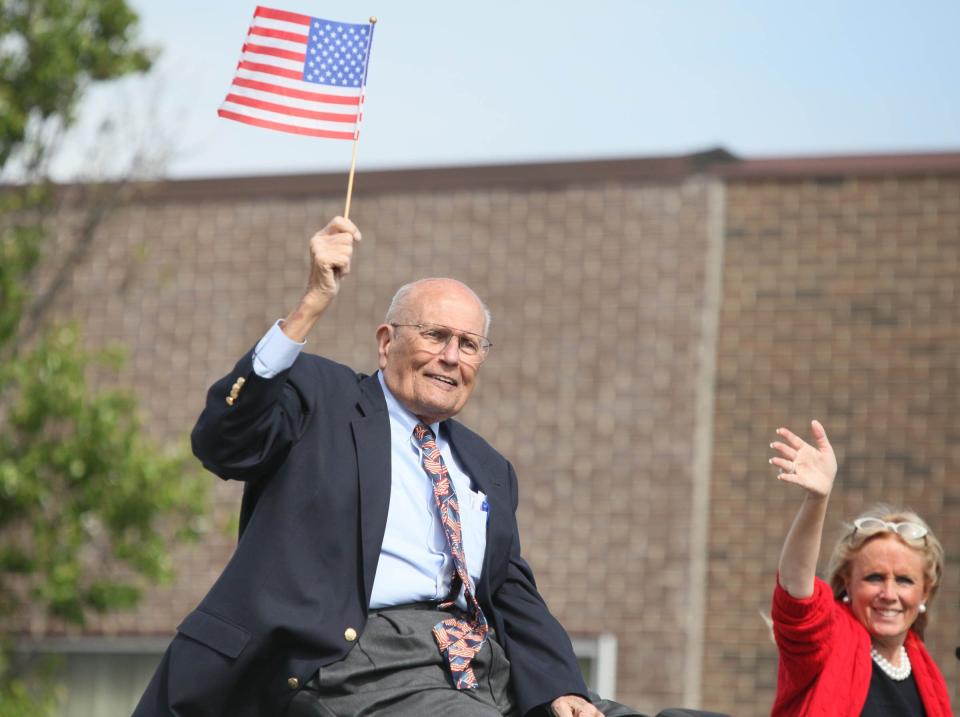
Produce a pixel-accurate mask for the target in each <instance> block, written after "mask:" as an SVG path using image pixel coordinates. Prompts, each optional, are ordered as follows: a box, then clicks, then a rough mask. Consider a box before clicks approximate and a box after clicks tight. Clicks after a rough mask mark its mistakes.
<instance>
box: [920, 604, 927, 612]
mask: <svg viewBox="0 0 960 717" xmlns="http://www.w3.org/2000/svg"><path fill="white" fill-rule="evenodd" d="M919 610H920V614H921V615H923V613H925V612H926V611H927V603H925V602H922V603H920V608H919Z"/></svg>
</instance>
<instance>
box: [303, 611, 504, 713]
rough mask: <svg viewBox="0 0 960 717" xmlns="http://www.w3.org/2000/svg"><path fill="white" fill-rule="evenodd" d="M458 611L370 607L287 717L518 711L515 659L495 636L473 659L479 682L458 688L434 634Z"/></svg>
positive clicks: (309, 683)
mask: <svg viewBox="0 0 960 717" xmlns="http://www.w3.org/2000/svg"><path fill="white" fill-rule="evenodd" d="M452 614H453V613H450V612H447V611H443V610H437V609H429V610H427V609H424V610H419V609H411V608H396V609H386V610H378V611H374V612H371V613H370V618H369V620H368V621H367V626H366V628H365V629H364V631H363V634H362V635H360V637H359V638H358V639H357V642H356V644H354V646H353V648H352V649H351V650H350V652H349V653H347V656H346V657H344V658H343V659H342V660H340V661H339V662H335V663H333V664H332V665H327V666H326V667H321V668H320V670H319V672H318V673H317V674H316V675H315V676H314V677H313V679H311V680H310V681H308V682H307V684H306V685H305V686H304V688H303V689H302V690H301V691H300V692H299V693H298V694H297V695H296V696H295V697H294V699H293V701H292V702H291V704H290V707H289V709H288V710H287V717H333V716H336V717H367V716H368V715H391V716H396V717H429V716H430V715H434V714H449V715H458V716H459V715H463V717H500V716H501V715H503V716H505V717H518V715H517V711H516V708H515V707H514V700H513V694H512V692H511V690H510V662H509V661H508V660H507V657H506V655H505V654H504V652H503V648H502V647H501V646H500V645H499V644H498V643H497V641H496V639H495V638H494V639H487V640H486V642H484V645H483V648H482V649H481V650H480V652H479V653H478V654H477V656H476V657H475V658H474V659H473V662H472V663H471V666H472V667H473V672H474V675H476V677H477V682H478V683H479V687H478V688H477V689H475V690H456V689H454V688H453V685H452V682H451V680H450V672H449V670H448V669H447V666H446V664H445V663H444V661H443V656H442V655H441V654H440V650H438V649H437V643H436V642H434V640H433V634H432V632H431V630H432V629H433V626H434V625H436V624H437V623H438V622H440V621H441V620H443V619H445V618H447V617H449V616H450V615H452ZM490 635H491V637H492V638H493V637H494V636H493V631H492V630H491V632H490Z"/></svg>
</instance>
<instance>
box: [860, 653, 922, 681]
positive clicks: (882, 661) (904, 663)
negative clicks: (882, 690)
mask: <svg viewBox="0 0 960 717" xmlns="http://www.w3.org/2000/svg"><path fill="white" fill-rule="evenodd" d="M870 657H872V658H873V661H874V662H876V663H877V667H879V668H880V669H881V670H883V671H884V672H885V673H886V674H887V677H889V678H890V679H891V680H896V681H897V682H902V681H903V680H905V679H907V678H908V677H909V676H910V673H911V672H912V671H913V668H912V666H911V665H910V658H909V657H907V650H906V649H905V648H904V647H903V646H902V645H901V646H900V667H894V666H893V664H891V663H890V661H889V660H887V658H886V657H884V656H883V655H881V654H880V651H879V650H877V648H876V647H871V648H870Z"/></svg>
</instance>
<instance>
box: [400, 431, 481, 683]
mask: <svg viewBox="0 0 960 717" xmlns="http://www.w3.org/2000/svg"><path fill="white" fill-rule="evenodd" d="M413 437H414V439H416V441H417V444H418V445H419V446H420V450H421V456H422V458H421V464H422V465H423V470H425V471H426V472H427V475H428V476H430V480H431V481H433V497H434V499H435V500H436V502H437V509H438V510H439V511H440V522H441V523H442V524H443V532H444V534H445V535H446V536H447V545H448V547H449V548H450V555H451V557H452V558H453V577H452V579H451V581H450V583H451V584H450V594H449V595H448V596H447V599H446V600H445V601H444V602H442V603H440V607H441V608H448V607H450V606H451V605H453V604H454V603H455V602H456V599H457V596H458V595H459V594H460V587H461V585H462V586H463V593H464V597H465V598H466V601H467V608H468V614H467V619H463V618H453V617H451V618H448V619H446V620H444V621H443V622H438V623H437V624H436V625H434V626H433V638H434V639H435V640H436V641H437V646H438V647H439V648H440V652H441V653H442V654H443V656H444V657H445V658H446V660H447V664H448V665H449V666H450V674H451V676H452V677H453V686H454V687H456V688H457V689H458V690H471V689H474V688H476V687H477V678H476V677H475V676H474V674H473V670H472V669H471V667H470V662H471V661H472V660H473V658H474V657H475V656H476V654H477V653H478V652H480V648H482V647H483V641H484V640H485V639H486V637H487V632H488V630H489V629H490V628H489V627H488V625H487V619H486V618H485V617H484V615H483V610H481V609H480V603H479V602H477V598H476V596H475V595H474V594H473V591H472V590H471V589H470V575H469V573H468V572H467V559H466V556H465V555H464V553H463V538H462V530H461V527H460V506H459V504H458V502H457V494H456V492H455V491H454V489H453V483H452V482H451V480H450V474H449V473H448V472H447V467H446V466H445V465H444V463H443V458H442V457H441V456H440V449H439V448H438V447H437V441H436V439H435V437H434V435H433V431H432V430H430V427H429V426H427V425H425V424H423V423H418V424H417V425H416V427H415V428H414V429H413Z"/></svg>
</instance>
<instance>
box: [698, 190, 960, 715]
mask: <svg viewBox="0 0 960 717" xmlns="http://www.w3.org/2000/svg"><path fill="white" fill-rule="evenodd" d="M727 200H728V201H727V212H726V246H725V257H726V258H725V264H724V281H723V308H722V312H721V322H720V332H719V343H718V348H717V363H718V368H717V388H716V418H715V424H714V425H715V430H714V436H715V441H714V446H715V451H714V459H713V481H712V484H711V492H712V500H711V516H710V522H711V530H710V547H709V554H710V580H709V589H708V590H707V596H708V599H707V606H706V613H707V615H708V616H709V620H708V623H707V631H706V644H707V648H706V661H705V666H704V670H705V680H704V686H703V694H704V701H705V703H706V704H709V705H711V706H713V707H715V708H716V709H719V710H724V711H727V712H730V713H731V714H734V715H763V714H767V713H768V711H769V708H770V705H771V703H772V700H773V694H774V687H775V679H776V665H777V658H776V650H775V648H774V646H773V645H772V643H771V642H770V639H769V636H768V633H767V631H766V628H765V626H764V625H763V623H762V622H761V619H760V616H759V612H760V611H761V610H765V611H769V603H770V594H771V591H772V587H773V581H774V576H775V572H776V567H777V561H778V558H779V551H780V546H781V544H782V542H783V538H784V535H785V532H786V527H787V525H789V522H790V520H792V517H793V515H794V514H795V512H796V510H797V508H798V507H799V501H800V497H801V492H800V491H799V490H798V489H795V488H794V487H793V486H789V485H785V484H780V483H779V482H778V481H777V480H776V478H775V472H774V471H773V470H772V469H771V467H770V466H769V465H767V463H766V458H767V457H768V456H769V454H770V451H769V449H768V448H767V445H768V444H769V442H770V441H771V440H773V439H774V430H775V429H776V428H777V427H778V426H780V425H786V426H790V427H792V428H794V429H795V430H797V431H799V432H803V433H804V435H809V430H808V427H809V420H810V419H811V418H818V419H819V420H820V421H822V422H823V424H824V426H825V427H826V429H827V431H828V433H829V435H830V438H831V440H832V442H833V445H834V446H835V448H836V450H837V453H838V457H839V461H840V470H839V474H838V478H837V482H836V487H835V489H834V495H833V498H832V501H831V506H830V510H829V515H828V518H827V530H826V535H825V538H824V559H823V561H822V564H825V560H826V556H827V555H828V554H829V550H830V549H831V547H832V545H833V542H834V541H835V540H836V539H837V537H839V535H840V533H841V530H842V529H841V522H842V521H843V520H845V519H847V520H849V519H851V518H853V517H855V516H856V514H857V513H859V511H860V510H862V509H863V508H865V507H867V506H868V505H870V504H872V503H874V502H877V501H880V500H884V501H888V502H892V503H894V504H903V505H907V506H911V507H912V508H914V509H916V510H917V511H918V512H919V513H920V514H921V515H923V516H925V517H926V518H927V520H928V521H929V522H930V523H931V525H932V527H933V529H934V531H935V532H936V533H937V535H938V536H939V538H940V539H941V541H942V542H943V544H944V547H945V549H946V553H947V568H946V579H945V581H944V584H943V586H942V588H941V592H940V594H939V596H938V597H937V599H936V602H935V603H934V604H933V605H932V606H931V611H930V613H929V614H930V616H931V626H930V628H929V630H928V640H927V642H928V646H929V647H930V649H931V651H932V652H933V655H934V657H935V659H936V660H937V662H938V663H939V665H940V666H941V669H942V670H943V672H944V674H945V675H946V677H947V679H948V683H949V685H950V687H951V690H952V696H953V699H954V704H957V696H958V694H960V693H958V691H957V690H958V679H957V676H958V670H957V660H956V659H955V657H954V655H953V650H954V647H955V646H956V645H957V644H958V642H960V639H958V636H960V619H958V609H957V606H958V601H960V481H958V480H957V473H958V471H960V444H958V438H960V418H958V413H957V410H956V409H957V407H958V406H960V323H958V309H957V304H958V299H960V297H958V291H960V284H958V280H960V179H958V178H957V177H956V176H948V177H936V176H930V177H915V176H910V175H909V174H907V175H905V176H897V175H890V176H874V177H869V176H868V177H862V178H857V177H849V176H848V177H844V176H842V175H841V176H836V175H834V176H832V177H830V178H827V179H816V178H814V177H808V178H803V177H797V178H790V179H767V180H764V179H762V178H756V179H752V180H749V181H747V180H738V179H732V180H731V181H730V182H729V183H728V185H727Z"/></svg>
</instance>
